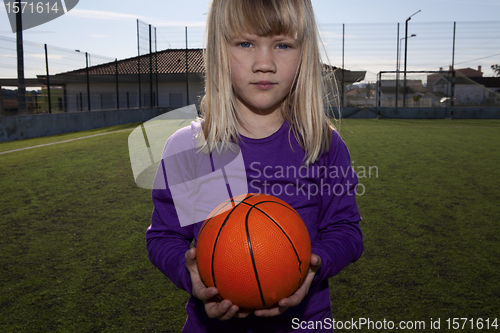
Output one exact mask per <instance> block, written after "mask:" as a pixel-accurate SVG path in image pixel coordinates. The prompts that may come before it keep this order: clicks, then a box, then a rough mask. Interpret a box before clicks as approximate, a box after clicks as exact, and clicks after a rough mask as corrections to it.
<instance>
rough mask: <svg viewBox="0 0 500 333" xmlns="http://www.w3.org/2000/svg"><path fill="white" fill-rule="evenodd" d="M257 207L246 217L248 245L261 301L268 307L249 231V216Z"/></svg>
mask: <svg viewBox="0 0 500 333" xmlns="http://www.w3.org/2000/svg"><path fill="white" fill-rule="evenodd" d="M254 207H255V206H254V205H252V206H251V207H250V209H249V210H248V212H247V216H246V217H245V230H246V233H247V243H248V250H249V251H250V258H251V259H252V265H253V272H254V274H255V280H256V281H257V286H258V287H259V293H260V299H261V301H262V306H264V307H265V306H266V301H265V300H264V294H263V293H262V287H261V286H260V280H259V273H258V272H257V265H256V264H255V258H254V256H253V249H252V240H251V239H250V231H249V230H248V216H249V215H250V212H251V211H252V209H253V208H254Z"/></svg>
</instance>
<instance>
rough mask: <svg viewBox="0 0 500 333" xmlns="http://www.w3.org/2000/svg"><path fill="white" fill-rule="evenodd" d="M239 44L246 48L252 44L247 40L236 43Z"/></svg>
mask: <svg viewBox="0 0 500 333" xmlns="http://www.w3.org/2000/svg"><path fill="white" fill-rule="evenodd" d="M238 45H239V46H241V47H243V48H248V47H250V46H252V44H250V43H249V42H242V43H240V44H238Z"/></svg>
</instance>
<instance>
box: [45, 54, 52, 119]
mask: <svg viewBox="0 0 500 333" xmlns="http://www.w3.org/2000/svg"><path fill="white" fill-rule="evenodd" d="M44 48H45V73H46V74H47V100H48V101H49V113H52V102H51V99H50V79H49V57H48V52H47V44H44Z"/></svg>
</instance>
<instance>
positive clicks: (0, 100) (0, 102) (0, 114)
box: [0, 86, 36, 118]
mask: <svg viewBox="0 0 500 333" xmlns="http://www.w3.org/2000/svg"><path fill="white" fill-rule="evenodd" d="M35 96H36V95H35ZM3 116H4V111H3V93H2V86H0V118H2V117H3Z"/></svg>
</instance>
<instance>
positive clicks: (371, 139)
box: [0, 120, 500, 332]
mask: <svg viewBox="0 0 500 333" xmlns="http://www.w3.org/2000/svg"><path fill="white" fill-rule="evenodd" d="M137 125H138V124H130V125H125V126H115V127H112V128H104V129H98V130H93V131H84V132H79V133H71V134H64V135H58V136H53V137H47V138H39V139H29V140H23V141H15V142H6V143H0V152H5V151H9V150H13V149H19V148H23V147H31V146H36V145H41V144H46V143H51V142H58V141H63V140H68V139H75V138H78V137H84V136H89V135H95V134H101V133H110V134H108V135H102V136H95V137H92V138H87V139H82V140H75V141H71V142H67V143H61V144H55V145H49V146H45V147H40V148H35V149H28V150H22V151H17V152H12V153H6V154H0V189H1V195H0V235H1V238H0V253H1V255H0V266H1V274H0V286H1V293H0V331H1V332H180V330H181V328H182V325H183V322H184V320H185V310H184V306H185V302H186V301H187V298H188V295H187V293H185V292H183V291H179V290H177V289H176V288H175V287H174V286H173V285H172V283H171V282H170V281H169V280H167V279H166V278H165V277H164V276H163V275H162V274H161V273H160V272H158V271H157V270H156V269H155V268H154V267H153V266H152V264H151V263H150V262H149V260H148V258H147V253H146V247H145V241H144V234H145V231H146V228H147V227H148V225H149V217H150V214H151V211H152V203H151V199H150V191H148V190H145V189H141V188H139V187H137V186H136V185H135V183H134V179H133V176H132V171H131V167H130V160H129V157H128V148H127V138H128V135H129V134H130V131H121V132H114V131H118V130H127V129H130V130H131V129H133V128H135V127H136V126H137ZM340 132H341V135H342V136H343V137H344V139H345V141H346V143H347V145H348V147H349V149H350V151H351V157H352V160H353V166H354V168H355V170H356V171H357V172H358V174H359V175H360V183H361V184H363V186H364V189H365V194H364V195H362V196H359V197H358V205H359V208H360V210H361V214H362V216H363V221H362V224H361V227H362V230H363V233H364V241H365V252H364V254H363V256H362V257H361V259H360V260H359V261H358V262H356V263H355V264H352V265H350V266H348V267H347V268H346V269H345V270H344V271H342V272H341V273H340V274H339V275H338V276H336V277H334V278H333V279H331V281H330V282H331V288H330V292H331V300H332V304H333V315H334V318H335V319H336V320H341V321H350V320H351V319H354V320H358V319H359V318H367V319H368V318H369V319H370V320H372V321H383V320H384V319H385V320H387V321H394V322H395V323H397V322H398V321H400V320H404V321H423V322H425V324H426V326H425V327H426V330H425V331H428V330H430V320H431V318H432V320H437V319H440V320H441V331H446V328H447V326H446V325H447V323H446V319H448V318H468V319H471V318H473V319H474V320H476V319H478V318H482V319H483V323H484V325H486V320H487V319H489V321H490V323H493V320H494V319H495V318H498V317H500V284H499V277H500V223H499V222H500V219H499V215H500V214H499V213H500V209H499V203H500V181H499V178H500V177H499V176H500V172H499V166H500V154H499V153H500V149H499V148H500V121H488V120H483V121H479V120H467V121H465V120H460V121H458V120H454V121H450V120H343V121H342V126H341V129H340ZM370 167H371V168H370ZM370 173H371V174H370ZM498 321H500V319H498ZM498 321H497V324H498V325H499V329H500V322H498ZM474 322H475V321H474ZM462 323H463V322H462V321H460V325H462ZM470 325H471V323H470V322H467V325H466V326H465V327H464V328H463V329H462V328H461V329H459V330H456V331H461V332H471V331H477V329H474V330H472V329H471V328H470ZM344 331H345V332H347V331H349V330H339V332H344ZM362 331H369V330H367V329H364V330H362ZM375 331H377V330H375ZM378 331H379V332H381V331H384V330H378ZM400 331H401V330H400ZM417 331H424V330H413V332H417ZM435 331H436V330H435ZM482 331H494V330H493V329H490V330H487V329H486V326H484V327H483V329H482Z"/></svg>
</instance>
